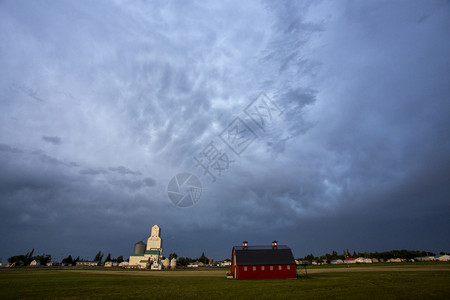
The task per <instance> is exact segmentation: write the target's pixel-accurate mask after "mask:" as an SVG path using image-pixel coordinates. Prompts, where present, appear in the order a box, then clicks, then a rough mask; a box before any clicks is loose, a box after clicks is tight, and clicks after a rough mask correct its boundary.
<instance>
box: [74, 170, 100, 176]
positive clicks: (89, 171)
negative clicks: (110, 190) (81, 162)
mask: <svg viewBox="0 0 450 300" xmlns="http://www.w3.org/2000/svg"><path fill="white" fill-rule="evenodd" d="M78 173H80V174H81V175H99V174H106V173H107V172H106V170H104V169H82V170H80V171H78Z"/></svg>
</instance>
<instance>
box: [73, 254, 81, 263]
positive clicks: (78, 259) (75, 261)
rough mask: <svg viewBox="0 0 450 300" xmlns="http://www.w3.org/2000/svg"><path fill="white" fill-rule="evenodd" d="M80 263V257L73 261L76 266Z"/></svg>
mask: <svg viewBox="0 0 450 300" xmlns="http://www.w3.org/2000/svg"><path fill="white" fill-rule="evenodd" d="M79 261H80V257H79V256H77V258H75V260H74V261H73V264H74V265H76V264H77V262H79Z"/></svg>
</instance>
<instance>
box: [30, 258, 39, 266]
mask: <svg viewBox="0 0 450 300" xmlns="http://www.w3.org/2000/svg"><path fill="white" fill-rule="evenodd" d="M40 264H41V262H40V261H39V260H37V259H34V260H33V261H31V263H30V266H39V265H40Z"/></svg>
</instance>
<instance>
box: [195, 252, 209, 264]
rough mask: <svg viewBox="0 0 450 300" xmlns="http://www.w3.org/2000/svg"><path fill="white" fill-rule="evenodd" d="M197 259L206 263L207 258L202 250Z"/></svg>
mask: <svg viewBox="0 0 450 300" xmlns="http://www.w3.org/2000/svg"><path fill="white" fill-rule="evenodd" d="M197 260H198V261H199V262H202V263H204V264H207V263H208V258H207V257H206V256H205V252H202V255H201V256H200V257H199V258H197Z"/></svg>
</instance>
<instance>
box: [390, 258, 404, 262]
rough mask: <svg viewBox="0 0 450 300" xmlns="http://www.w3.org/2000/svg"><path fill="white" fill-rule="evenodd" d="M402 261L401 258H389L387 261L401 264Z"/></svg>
mask: <svg viewBox="0 0 450 300" xmlns="http://www.w3.org/2000/svg"><path fill="white" fill-rule="evenodd" d="M402 261H403V260H402V259H401V258H391V259H389V260H388V262H390V263H401V262H402Z"/></svg>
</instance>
